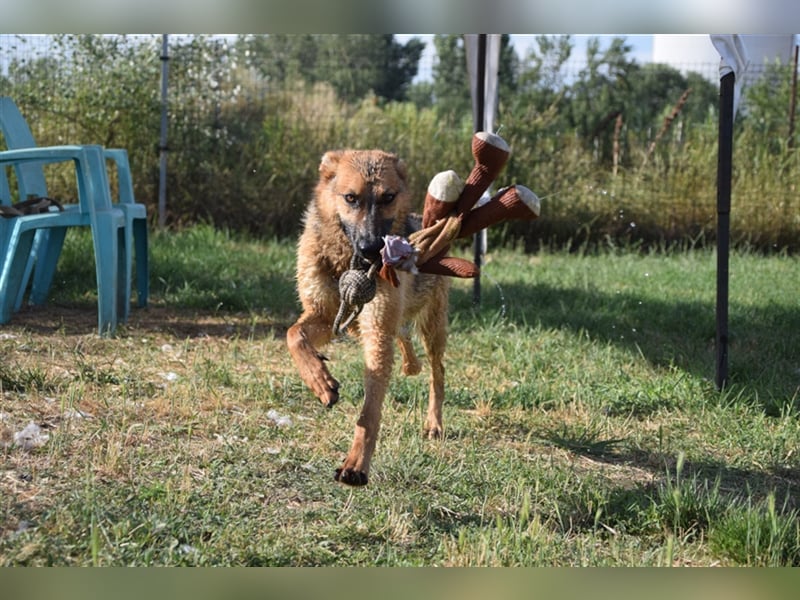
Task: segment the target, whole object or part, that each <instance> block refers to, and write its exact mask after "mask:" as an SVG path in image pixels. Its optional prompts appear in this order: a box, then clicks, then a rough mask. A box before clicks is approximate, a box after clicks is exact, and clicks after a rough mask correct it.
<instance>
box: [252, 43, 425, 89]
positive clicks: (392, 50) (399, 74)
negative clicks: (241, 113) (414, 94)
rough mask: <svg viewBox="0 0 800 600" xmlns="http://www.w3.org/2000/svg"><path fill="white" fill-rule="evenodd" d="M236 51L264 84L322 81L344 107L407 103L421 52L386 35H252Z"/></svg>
mask: <svg viewBox="0 0 800 600" xmlns="http://www.w3.org/2000/svg"><path fill="white" fill-rule="evenodd" d="M241 46H242V47H243V48H244V49H245V51H246V52H247V53H248V60H249V62H250V64H251V65H252V66H253V67H254V68H255V69H256V70H257V71H258V72H259V73H260V74H261V75H262V76H263V77H265V78H266V79H267V80H268V81H269V82H271V83H274V84H278V85H282V84H284V83H285V82H286V81H287V80H302V81H305V82H307V83H310V84H313V83H316V82H318V81H325V82H327V83H329V84H330V85H331V86H332V87H333V89H334V90H336V92H337V94H338V96H339V98H340V99H341V100H344V101H346V102H357V101H359V100H361V99H362V98H364V97H366V96H367V95H369V94H374V95H375V96H377V97H378V98H382V99H384V100H397V101H403V100H407V98H408V90H409V87H410V86H411V81H412V80H413V79H414V77H415V76H416V74H417V69H418V66H419V59H420V57H421V56H422V51H423V50H424V48H425V45H424V43H423V42H422V41H421V40H420V39H418V38H412V39H410V40H409V41H408V42H406V43H405V44H401V43H399V42H398V41H396V40H395V38H394V36H393V35H391V34H357V35H351V34H333V35H321V34H303V35H287V34H270V35H267V36H251V37H250V38H248V39H246V40H244V41H243V42H242V43H241Z"/></svg>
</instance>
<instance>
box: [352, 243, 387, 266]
mask: <svg viewBox="0 0 800 600" xmlns="http://www.w3.org/2000/svg"><path fill="white" fill-rule="evenodd" d="M381 248H383V240H381V239H379V240H362V241H361V242H359V244H358V254H359V256H361V257H362V258H365V259H366V260H368V261H370V262H375V261H376V260H378V259H379V258H380V256H381Z"/></svg>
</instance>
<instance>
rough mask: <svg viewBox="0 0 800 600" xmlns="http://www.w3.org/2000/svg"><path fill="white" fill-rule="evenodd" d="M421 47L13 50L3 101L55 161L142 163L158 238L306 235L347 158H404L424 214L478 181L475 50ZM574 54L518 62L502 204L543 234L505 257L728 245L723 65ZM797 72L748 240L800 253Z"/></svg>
mask: <svg viewBox="0 0 800 600" xmlns="http://www.w3.org/2000/svg"><path fill="white" fill-rule="evenodd" d="M405 39H406V41H404V42H398V41H397V40H396V39H394V38H393V37H392V36H310V35H297V36H287V35H281V36H278V35H273V36H253V35H249V36H177V35H170V36H169V38H168V41H169V43H168V46H167V53H166V54H165V52H164V47H163V44H162V42H163V37H162V36H161V35H126V36H98V35H88V36H77V35H62V36H51V35H48V36H30V35H25V36H20V35H6V34H2V35H0V94H3V95H10V96H12V97H14V99H15V101H16V102H17V104H18V105H19V106H20V108H21V109H22V111H23V113H24V114H25V116H26V118H27V119H28V121H29V123H30V125H31V128H32V130H33V133H34V136H35V137H36V139H37V141H38V142H39V143H40V144H52V143H101V144H104V145H106V146H122V147H125V148H127V149H128V152H129V154H130V157H131V163H132V168H133V169H134V177H135V191H136V195H137V199H139V200H140V201H142V202H145V203H146V204H148V206H149V208H150V213H151V214H152V215H154V220H155V219H156V218H159V220H160V221H161V222H162V223H167V224H169V225H172V226H179V225H181V224H184V223H191V222H198V221H210V222H213V223H215V224H217V225H219V226H224V227H231V228H233V229H239V230H247V231H251V232H253V233H256V234H259V235H278V236H284V235H294V234H295V233H296V232H297V230H298V226H299V223H300V220H301V216H302V212H303V209H304V206H305V204H306V203H307V201H308V198H309V196H310V193H311V190H312V188H313V185H314V182H315V179H316V172H317V165H318V162H319V158H320V156H321V155H322V153H324V152H325V151H326V150H328V149H331V148H336V147H343V146H350V147H381V148H384V149H386V150H390V151H394V152H397V153H398V154H400V155H401V156H402V157H403V158H404V159H405V160H406V161H407V162H408V164H409V185H410V187H411V189H412V191H413V193H414V194H415V197H418V198H419V203H420V205H421V202H422V199H423V198H424V192H425V188H426V186H427V182H428V181H429V180H430V178H431V177H432V176H433V175H434V174H435V173H436V172H438V171H441V170H446V169H454V170H456V171H457V172H459V173H462V174H463V175H464V176H465V175H466V173H467V172H468V171H469V169H470V167H471V164H472V157H471V155H470V153H469V140H470V137H471V133H472V120H471V114H470V110H471V109H470V98H469V88H468V85H467V79H466V77H467V75H466V68H465V65H464V61H463V54H459V53H460V52H463V48H461V47H460V44H459V40H458V38H457V36H450V37H448V36H442V39H440V40H437V41H436V52H431V51H430V50H431V48H430V45H431V44H433V42H432V41H428V47H427V48H426V47H425V46H424V44H423V45H422V47H420V45H419V44H422V42H419V40H415V38H410V40H409V39H408V38H405ZM556 50H557V49H556ZM556 50H551V51H550V52H549V53H547V52H544V51H541V52H539V53H538V54H532V55H529V56H520V55H518V54H516V53H515V52H514V49H513V47H511V46H506V50H505V51H506V53H507V54H506V55H505V58H504V59H503V60H501V73H500V102H499V111H498V116H497V119H496V123H497V124H498V126H499V127H500V134H501V135H502V136H503V137H504V138H505V139H506V140H507V141H508V142H509V143H510V145H511V147H512V150H513V154H512V158H511V160H510V161H509V164H508V165H507V167H506V170H505V172H504V173H503V175H502V176H501V178H502V181H498V182H497V185H504V184H507V183H522V184H524V185H527V186H528V187H530V188H531V189H533V190H534V191H535V192H537V193H538V194H539V195H540V196H541V197H542V198H543V215H542V218H540V220H539V221H538V222H534V223H533V224H524V225H509V226H507V227H504V228H498V230H497V231H496V232H494V235H495V236H496V238H497V239H498V241H501V242H506V241H516V240H520V239H522V240H524V243H525V246H526V247H528V248H533V247H536V246H537V245H538V244H540V243H542V242H543V241H545V242H555V243H571V244H576V243H582V242H584V241H588V240H593V241H597V240H609V239H614V240H620V239H621V240H625V241H637V240H639V241H641V240H644V241H646V242H647V243H650V242H653V241H659V240H661V241H664V240H666V241H672V240H684V241H685V240H691V241H692V243H694V241H697V240H705V239H710V238H712V237H713V223H714V218H715V215H714V199H715V177H716V162H715V160H716V154H715V152H716V148H715V144H716V124H717V121H716V114H717V102H718V80H715V76H716V75H717V73H718V64H714V63H702V64H686V65H678V66H669V67H668V66H665V65H644V64H638V63H636V62H635V61H632V60H630V58H629V57H628V56H627V55H626V54H625V52H624V51H618V52H616V53H615V52H614V48H613V47H610V48H606V49H601V51H600V52H599V53H598V54H596V55H594V56H587V57H585V58H581V57H574V56H571V57H569V58H568V59H566V60H563V56H559V55H558V52H557V51H556ZM617 50H619V49H617ZM165 61H166V62H167V63H168V67H169V68H168V78H167V81H166V85H167V87H166V105H165V106H163V105H162V83H163V81H162V75H163V72H164V70H163V67H164V63H165ZM793 71H794V65H754V66H753V68H752V69H751V74H750V77H751V79H752V80H753V81H756V82H757V83H756V84H754V85H753V86H751V88H749V89H748V98H747V100H748V101H747V103H746V108H745V110H744V111H743V113H742V115H743V117H742V118H741V119H740V120H739V122H738V123H737V155H736V161H737V162H736V164H737V173H736V181H735V185H736V186H737V187H735V190H737V192H736V193H737V195H738V203H737V205H736V206H735V207H734V208H735V209H737V210H738V213H737V217H736V218H735V219H734V220H733V228H734V229H733V233H734V239H735V240H737V239H738V240H740V241H746V242H750V243H753V244H757V245H760V246H770V247H790V248H795V247H797V246H798V243H797V238H798V231H800V220H799V219H800V217H798V215H799V214H800V210H798V208H800V201H798V199H797V198H796V194H795V193H794V186H795V182H794V180H795V177H796V174H797V173H798V169H797V167H798V164H797V157H796V155H795V153H794V152H793V146H794V136H795V135H796V134H795V133H794V128H793V121H794V114H793V111H794V108H793V105H792V103H791V100H792V99H793V94H794V90H793V87H792V84H793V81H792V79H793V77H792V75H793ZM164 108H165V109H166V110H165V112H164V110H162V109H164ZM162 114H166V117H167V121H166V123H167V128H166V144H165V143H164V139H163V138H162V120H161V117H162ZM165 153H166V154H165ZM165 156H166V165H167V168H166V178H164V177H163V172H162V170H161V169H160V166H161V165H162V158H163V157H165ZM54 181H55V183H53V186H54V190H53V195H57V194H63V195H69V194H70V193H72V192H71V191H70V188H69V186H70V185H71V184H70V183H69V181H68V176H67V175H66V174H65V173H63V172H62V173H58V172H57V173H55V174H54ZM160 185H161V186H162V187H161V190H160V189H159V187H160ZM159 195H161V196H162V199H163V202H162V203H161V204H159Z"/></svg>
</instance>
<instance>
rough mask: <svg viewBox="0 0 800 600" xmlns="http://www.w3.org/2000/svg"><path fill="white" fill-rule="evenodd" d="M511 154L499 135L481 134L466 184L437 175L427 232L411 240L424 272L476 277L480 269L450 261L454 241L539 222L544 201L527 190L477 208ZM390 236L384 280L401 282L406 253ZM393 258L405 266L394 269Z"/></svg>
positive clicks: (504, 193)
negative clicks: (501, 226) (513, 222)
mask: <svg viewBox="0 0 800 600" xmlns="http://www.w3.org/2000/svg"><path fill="white" fill-rule="evenodd" d="M510 154H511V150H510V149H509V147H508V144H507V143H506V142H505V140H503V138H501V137H500V136H499V135H496V134H494V133H489V132H486V131H480V132H478V133H476V134H475V135H474V136H473V137H472V156H473V158H474V159H475V164H474V166H473V167H472V171H471V172H470V174H469V176H468V177H467V180H466V181H465V182H463V183H462V182H461V180H460V178H459V177H458V175H457V174H456V173H455V172H454V171H443V172H441V173H438V174H436V175H435V176H434V177H433V179H431V182H430V184H429V185H428V190H427V194H426V195H425V204H424V207H423V213H422V229H421V230H420V231H417V232H415V233H413V234H411V235H410V236H409V237H408V242H409V244H410V245H411V246H412V247H413V249H414V250H415V251H416V260H415V263H414V264H415V266H416V269H417V270H418V271H419V272H422V273H434V274H437V275H448V276H452V277H476V276H477V275H478V273H479V272H480V271H479V269H478V267H477V265H475V264H474V263H473V262H471V261H468V260H465V259H463V258H457V257H453V256H447V252H448V251H449V250H450V245H451V243H452V242H453V240H455V239H458V238H466V237H469V236H471V235H473V234H474V233H476V232H478V231H480V230H481V229H485V228H486V227H489V226H491V225H494V224H496V223H500V222H502V221H507V220H510V219H526V220H532V219H536V218H537V217H538V216H539V210H540V202H539V198H538V197H537V196H536V194H534V193H533V192H532V191H531V190H529V189H528V188H526V187H525V186H522V185H513V186H508V187H504V188H502V189H500V190H499V191H498V192H497V193H496V194H495V195H494V196H492V197H491V198H490V199H489V200H488V201H487V202H486V203H485V204H482V205H481V206H479V207H477V208H474V207H475V204H476V203H477V202H478V200H479V199H480V198H481V196H482V195H483V193H484V192H485V191H486V190H487V189H488V188H489V186H490V185H491V184H492V182H493V181H494V180H495V178H496V177H497V176H498V175H499V173H500V171H501V170H502V169H503V167H504V166H505V164H506V161H507V160H508V157H509V155H510ZM391 238H392V236H387V239H386V240H385V242H386V243H385V244H384V252H383V255H382V258H383V262H384V267H383V268H382V269H381V276H382V277H384V278H385V279H387V280H389V281H393V282H394V281H396V275H395V276H393V274H392V272H391V269H392V268H400V269H405V270H408V269H407V265H408V257H407V256H406V253H403V252H397V251H395V249H394V248H395V245H396V244H397V243H398V242H397V241H396V240H393V239H391ZM394 255H400V256H401V257H402V261H401V262H400V263H398V264H395V263H394Z"/></svg>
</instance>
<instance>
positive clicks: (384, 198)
mask: <svg viewBox="0 0 800 600" xmlns="http://www.w3.org/2000/svg"><path fill="white" fill-rule="evenodd" d="M396 197H397V194H394V193H392V192H386V193H385V194H382V195H381V204H391V203H392V202H394V199H395V198H396Z"/></svg>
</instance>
